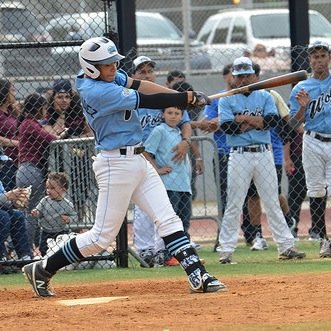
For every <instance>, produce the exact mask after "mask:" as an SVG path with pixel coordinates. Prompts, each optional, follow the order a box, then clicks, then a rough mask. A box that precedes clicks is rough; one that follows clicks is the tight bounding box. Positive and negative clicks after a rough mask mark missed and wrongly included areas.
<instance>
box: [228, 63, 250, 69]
mask: <svg viewBox="0 0 331 331" xmlns="http://www.w3.org/2000/svg"><path fill="white" fill-rule="evenodd" d="M232 68H233V70H234V71H241V70H253V68H252V65H251V64H248V63H241V64H237V65H234V66H233V67H232Z"/></svg>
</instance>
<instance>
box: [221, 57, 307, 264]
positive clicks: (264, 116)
mask: <svg viewBox="0 0 331 331" xmlns="http://www.w3.org/2000/svg"><path fill="white" fill-rule="evenodd" d="M232 74H233V76H234V84H235V85H236V87H241V86H244V85H248V84H251V83H253V82H254V81H255V80H256V76H255V71H254V69H253V63H252V61H251V60H250V59H249V58H246V57H240V58H237V59H236V60H235V61H234V63H233V71H232ZM218 110H219V121H220V124H221V129H222V130H223V131H224V132H225V133H226V138H227V144H228V145H229V146H230V147H231V151H230V157H229V162H228V187H227V204H226V208H225V213H224V216H223V220H222V223H221V229H220V235H219V242H220V262H221V263H223V264H224V263H231V262H232V254H233V252H234V250H235V247H236V244H237V240H238V235H239V223H240V213H241V211H242V206H243V203H244V200H245V197H246V195H247V191H248V188H249V186H250V183H251V181H252V179H253V178H254V183H255V185H256V187H257V189H258V192H259V194H260V198H261V200H262V201H263V205H264V207H265V210H266V214H267V219H268V223H269V225H270V228H271V231H272V234H273V238H274V240H275V241H276V243H277V246H278V254H279V259H295V258H303V257H305V253H303V252H298V251H297V250H296V249H295V248H294V238H293V236H292V234H291V231H290V230H289V228H288V226H287V224H286V221H285V218H284V216H283V213H282V211H281V208H280V205H279V200H278V182H277V175H276V169H275V165H274V161H273V155H272V151H271V145H270V143H271V140H270V132H269V129H270V128H271V127H274V126H275V125H276V124H277V123H278V113H277V109H276V106H275V103H274V101H273V98H272V96H271V95H270V93H269V92H267V91H254V92H252V93H250V94H237V95H233V96H229V97H225V98H221V99H220V100H219V104H218Z"/></svg>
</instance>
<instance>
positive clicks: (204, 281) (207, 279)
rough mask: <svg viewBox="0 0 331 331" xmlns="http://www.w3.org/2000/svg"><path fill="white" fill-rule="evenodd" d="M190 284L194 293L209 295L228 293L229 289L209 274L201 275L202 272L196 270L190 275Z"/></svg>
mask: <svg viewBox="0 0 331 331" xmlns="http://www.w3.org/2000/svg"><path fill="white" fill-rule="evenodd" d="M188 280H189V284H190V288H191V291H192V292H195V293H209V292H219V291H226V290H227V287H226V286H225V285H224V284H223V283H221V282H220V281H219V280H218V279H217V278H215V277H214V276H211V275H210V274H209V273H208V272H206V273H204V274H203V275H201V270H200V269H196V270H195V271H194V272H192V273H191V274H190V275H189V278H188Z"/></svg>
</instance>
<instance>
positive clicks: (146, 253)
mask: <svg viewBox="0 0 331 331" xmlns="http://www.w3.org/2000/svg"><path fill="white" fill-rule="evenodd" d="M139 257H140V258H141V259H142V260H144V262H146V263H147V264H148V267H147V268H153V267H154V253H153V251H152V250H149V249H144V250H142V251H141V252H140V253H139ZM140 266H141V267H142V268H146V267H145V266H144V265H143V264H140Z"/></svg>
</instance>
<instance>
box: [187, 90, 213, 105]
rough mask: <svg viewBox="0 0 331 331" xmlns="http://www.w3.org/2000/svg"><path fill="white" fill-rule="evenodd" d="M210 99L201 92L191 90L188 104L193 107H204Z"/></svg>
mask: <svg viewBox="0 0 331 331" xmlns="http://www.w3.org/2000/svg"><path fill="white" fill-rule="evenodd" d="M210 104H211V100H210V99H209V98H208V97H207V96H206V95H205V94H204V93H203V92H193V99H192V101H191V102H190V105H191V106H193V107H204V106H206V105H210Z"/></svg>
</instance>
